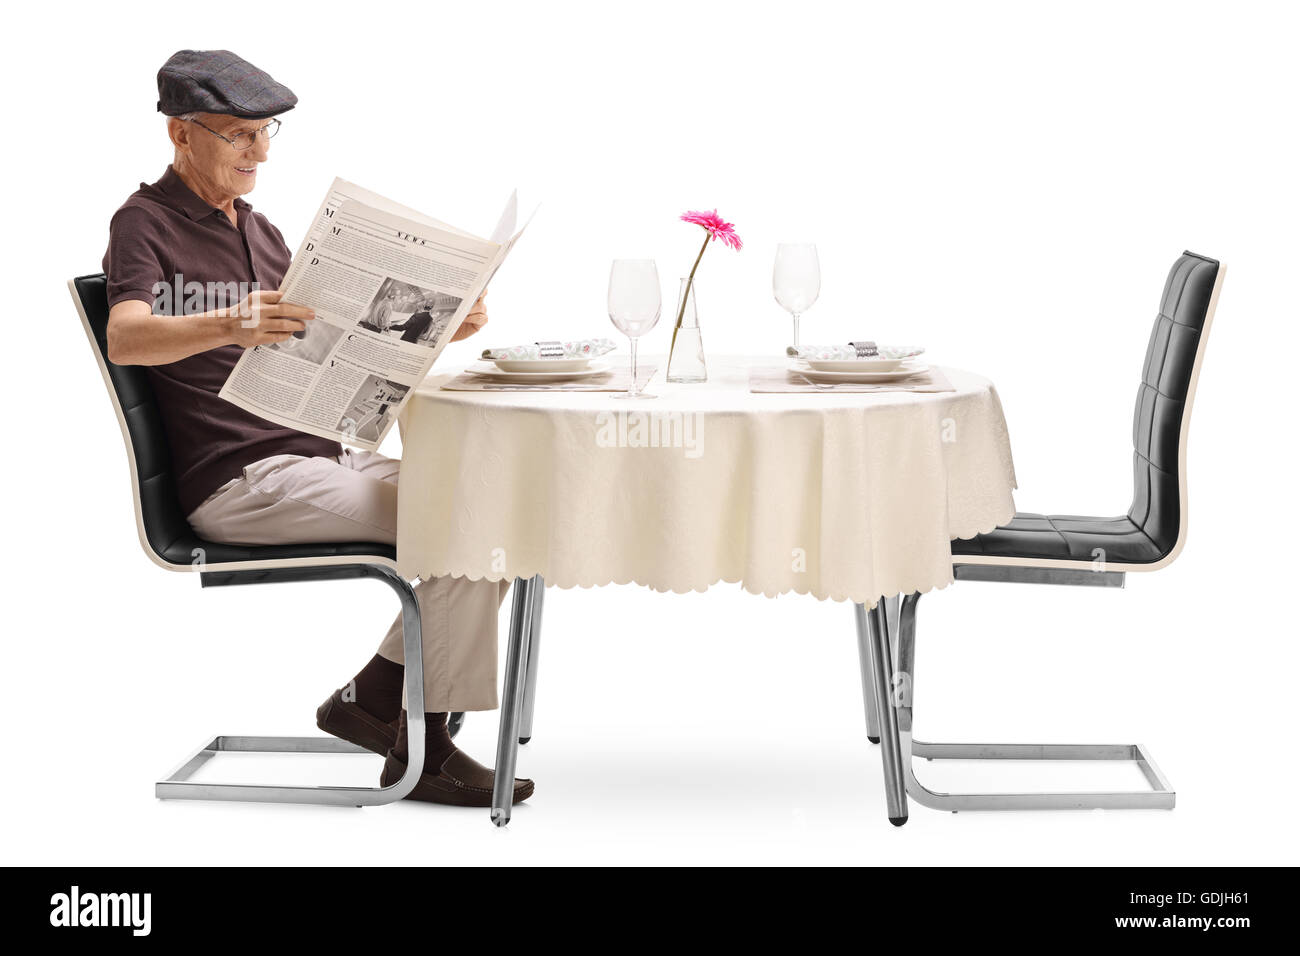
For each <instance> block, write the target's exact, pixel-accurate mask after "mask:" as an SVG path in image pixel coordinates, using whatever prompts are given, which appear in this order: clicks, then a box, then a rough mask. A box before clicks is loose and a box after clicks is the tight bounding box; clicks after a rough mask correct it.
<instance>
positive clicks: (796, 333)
mask: <svg viewBox="0 0 1300 956" xmlns="http://www.w3.org/2000/svg"><path fill="white" fill-rule="evenodd" d="M790 314H791V315H792V316H794V346H795V348H798V347H799V313H798V312H791V313H790Z"/></svg>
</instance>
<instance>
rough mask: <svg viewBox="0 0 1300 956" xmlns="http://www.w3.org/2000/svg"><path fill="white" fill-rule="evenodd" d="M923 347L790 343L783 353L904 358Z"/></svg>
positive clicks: (808, 356)
mask: <svg viewBox="0 0 1300 956" xmlns="http://www.w3.org/2000/svg"><path fill="white" fill-rule="evenodd" d="M924 351H925V349H922V348H917V347H916V346H913V345H877V344H876V343H875V342H849V343H848V344H846V345H791V346H789V347H787V348H786V350H785V353H786V354H787V355H792V356H794V357H796V358H801V359H819V360H829V361H833V360H835V359H856V358H881V359H905V358H911V357H912V356H913V355H920V354H921V353H922V352H924Z"/></svg>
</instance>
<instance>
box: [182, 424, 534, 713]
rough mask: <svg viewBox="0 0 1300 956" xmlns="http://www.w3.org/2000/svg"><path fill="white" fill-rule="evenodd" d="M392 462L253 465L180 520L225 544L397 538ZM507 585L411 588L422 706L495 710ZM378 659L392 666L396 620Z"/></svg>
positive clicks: (363, 458) (274, 460)
mask: <svg viewBox="0 0 1300 956" xmlns="http://www.w3.org/2000/svg"><path fill="white" fill-rule="evenodd" d="M400 464H401V462H399V461H396V460H394V459H392V458H386V457H384V456H383V455H379V454H376V453H374V452H366V451H351V450H344V452H343V454H342V455H341V456H340V457H339V459H338V460H337V461H336V460H335V459H333V458H304V457H302V456H301V455H275V456H272V457H271V458H264V459H262V460H261V461H257V462H254V463H253V464H251V465H249V466H248V467H246V468H245V469H244V474H243V476H242V477H240V478H234V479H231V480H230V481H228V482H226V484H224V485H222V486H221V487H220V488H218V489H217V490H216V492H215V493H214V494H213V495H212V496H211V497H210V498H208V500H207V501H205V502H203V504H201V505H199V507H198V508H196V509H195V510H194V512H193V514H191V515H190V519H189V520H190V525H191V526H192V527H193V528H194V530H195V531H196V532H197V533H198V534H199V536H200V537H203V538H207V539H208V540H210V541H221V542H226V543H229V544H311V543H316V542H322V543H325V542H339V541H377V542H380V543H382V544H388V545H392V544H395V543H396V541H397V473H398V468H399V466H400ZM508 589H509V582H508V581H501V582H499V583H498V582H496V581H487V580H482V581H471V580H469V579H468V578H451V577H447V578H433V579H431V580H428V581H421V582H419V583H418V584H417V585H416V586H415V595H416V597H417V598H418V599H419V602H420V623H421V636H422V638H423V641H424V709H425V711H427V712H430V713H438V712H441V711H457V710H492V709H493V708H495V707H496V706H497V612H498V610H499V609H500V607H501V602H502V601H503V600H504V599H505V596H506V591H507V590H508ZM379 653H380V655H382V656H383V657H386V658H388V659H389V660H390V661H396V662H398V663H402V616H401V614H398V615H397V619H396V620H395V621H393V624H392V626H391V627H390V628H389V629H388V633H387V634H386V635H384V639H383V640H382V641H381V642H380V644H379Z"/></svg>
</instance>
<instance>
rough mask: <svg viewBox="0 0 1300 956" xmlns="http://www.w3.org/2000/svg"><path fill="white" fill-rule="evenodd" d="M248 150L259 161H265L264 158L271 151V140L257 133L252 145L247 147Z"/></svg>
mask: <svg viewBox="0 0 1300 956" xmlns="http://www.w3.org/2000/svg"><path fill="white" fill-rule="evenodd" d="M248 152H249V154H250V155H251V156H252V157H253V159H255V160H257V161H258V162H259V163H264V162H266V158H267V156H268V154H269V153H270V152H271V140H270V139H269V138H267V137H266V136H262V135H260V134H259V135H258V136H257V137H256V138H255V139H254V140H253V145H252V146H250V147H249V149H248Z"/></svg>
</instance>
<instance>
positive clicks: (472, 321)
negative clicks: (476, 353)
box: [451, 296, 488, 342]
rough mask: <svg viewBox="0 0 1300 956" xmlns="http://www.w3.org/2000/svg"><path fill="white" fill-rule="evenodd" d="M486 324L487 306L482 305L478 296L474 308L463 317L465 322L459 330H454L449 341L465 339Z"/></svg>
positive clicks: (481, 300) (480, 297)
mask: <svg viewBox="0 0 1300 956" xmlns="http://www.w3.org/2000/svg"><path fill="white" fill-rule="evenodd" d="M487 323H488V314H487V306H485V305H484V304H483V297H482V296H479V300H478V301H477V302H475V303H474V308H472V309H470V310H469V315H467V316H465V321H464V322H462V323H461V324H460V328H458V329H457V330H456V334H455V335H453V336H452V337H451V340H452V341H453V342H459V341H460V340H461V339H467V338H469V337H470V336H471V335H473V334H474V333H475V332H477V331H478V330H479V329H481V328H483V326H485V325H487Z"/></svg>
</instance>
